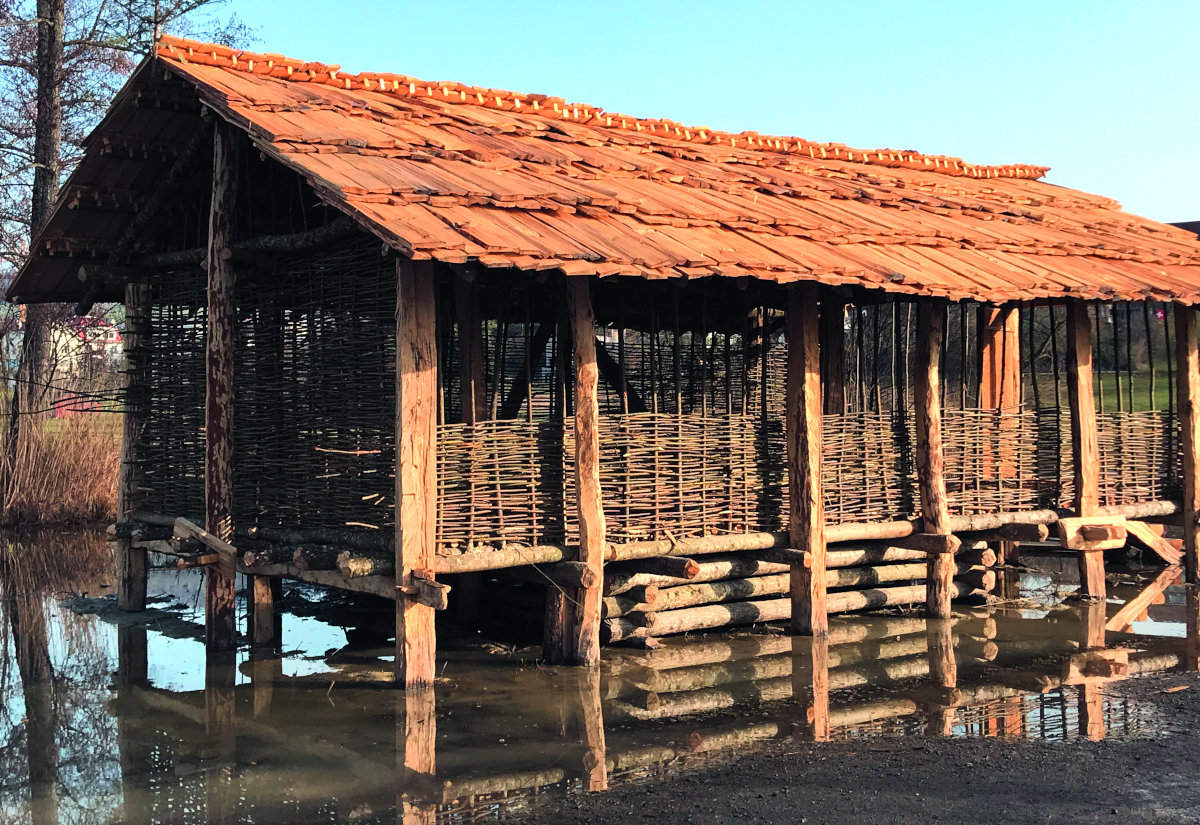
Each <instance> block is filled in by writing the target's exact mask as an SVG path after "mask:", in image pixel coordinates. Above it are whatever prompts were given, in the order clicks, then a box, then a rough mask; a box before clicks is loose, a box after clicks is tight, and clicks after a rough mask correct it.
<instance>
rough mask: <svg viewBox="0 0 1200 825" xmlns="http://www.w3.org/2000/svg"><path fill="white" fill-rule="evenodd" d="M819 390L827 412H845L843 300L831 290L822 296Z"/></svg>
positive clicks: (836, 413)
mask: <svg viewBox="0 0 1200 825" xmlns="http://www.w3.org/2000/svg"><path fill="white" fill-rule="evenodd" d="M821 393H822V399H823V407H824V412H825V414H826V415H841V414H842V413H844V412H845V411H846V300H845V299H844V298H842V297H840V296H838V295H835V294H834V293H833V291H832V290H825V291H824V292H823V293H822V298H821Z"/></svg>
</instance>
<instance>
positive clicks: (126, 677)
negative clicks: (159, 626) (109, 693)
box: [116, 625, 152, 822]
mask: <svg viewBox="0 0 1200 825" xmlns="http://www.w3.org/2000/svg"><path fill="white" fill-rule="evenodd" d="M146 677H147V659H146V628H145V627H138V626H137V625H118V626H117V689H118V694H117V695H118V697H126V698H127V697H128V695H129V693H130V692H131V691H130V690H129V688H130V686H134V685H139V686H140V685H144V684H145V683H146ZM116 717H117V718H116V722H117V757H118V760H119V762H120V765H121V819H120V821H121V822H149V821H150V820H151V818H152V817H151V816H150V812H149V811H148V810H146V806H145V804H144V803H143V802H142V792H141V791H140V789H139V788H138V787H137V782H136V778H137V777H138V776H139V775H140V774H141V773H143V772H144V771H146V770H147V769H148V768H149V762H150V760H149V758H148V757H149V754H147V753H146V748H145V746H144V745H143V744H142V743H141V742H140V741H139V738H138V735H137V733H136V731H137V727H138V724H137V720H136V718H135V714H132V713H130V712H129V710H128V706H127V705H126V703H125V702H122V701H118V703H117V712H116Z"/></svg>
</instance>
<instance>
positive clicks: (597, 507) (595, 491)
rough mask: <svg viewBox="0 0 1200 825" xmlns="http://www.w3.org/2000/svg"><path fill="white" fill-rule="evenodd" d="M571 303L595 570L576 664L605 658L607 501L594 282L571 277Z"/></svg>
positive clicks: (582, 611) (584, 495) (579, 434)
mask: <svg viewBox="0 0 1200 825" xmlns="http://www.w3.org/2000/svg"><path fill="white" fill-rule="evenodd" d="M567 305H568V310H569V312H570V316H571V338H572V340H573V341H574V344H575V346H574V350H575V495H576V498H577V507H578V512H579V561H581V562H583V563H584V564H586V565H587V566H588V567H589V568H590V569H592V570H593V571H595V573H596V580H595V583H594V584H593V585H592V586H590V587H581V588H579V589H578V590H577V591H576V592H577V593H578V598H577V599H576V606H575V627H574V632H573V638H572V643H573V644H572V646H573V648H574V650H573V652H572V654H571V656H570V659H571V661H573V662H574V663H575V664H580V665H595V664H597V663H598V662H599V661H600V590H601V588H602V586H603V582H604V546H605V540H604V531H605V526H604V501H603V498H602V496H601V492H600V402H599V398H598V397H597V391H598V385H599V379H600V372H599V370H598V368H597V366H596V322H595V317H594V316H593V314H592V298H591V282H590V279H588V278H585V277H571V278H567Z"/></svg>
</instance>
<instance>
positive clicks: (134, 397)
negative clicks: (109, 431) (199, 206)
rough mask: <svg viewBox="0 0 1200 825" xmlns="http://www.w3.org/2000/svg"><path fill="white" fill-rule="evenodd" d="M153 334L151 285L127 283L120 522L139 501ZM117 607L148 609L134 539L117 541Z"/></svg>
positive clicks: (142, 563) (141, 555) (142, 560)
mask: <svg viewBox="0 0 1200 825" xmlns="http://www.w3.org/2000/svg"><path fill="white" fill-rule="evenodd" d="M149 334H150V287H149V286H148V285H146V284H127V285H126V286H125V333H124V335H123V336H122V338H121V343H122V348H123V349H124V353H125V372H126V374H127V375H128V382H127V383H126V385H125V416H124V419H123V421H122V426H121V467H120V470H119V476H118V481H117V522H118V523H123V522H127V521H129V520H131V519H132V518H133V513H134V511H135V510H136V509H137V504H138V488H139V487H141V483H140V480H139V479H140V476H141V473H140V465H139V464H138V460H139V459H138V442H139V441H140V440H141V437H142V428H143V426H145V423H146V418H145V416H146V406H145V401H146V399H145V387H144V386H143V385H142V371H141V369H140V368H139V366H140V362H141V358H142V353H143V352H144V351H145V346H146V343H147V341H146V338H147V337H148V336H149ZM116 549H117V606H118V607H119V608H120V609H121V610H130V611H138V610H145V609H146V551H145V550H143V549H141V548H137V547H134V546H133V540H132V538H119V539H118V540H117V548H116Z"/></svg>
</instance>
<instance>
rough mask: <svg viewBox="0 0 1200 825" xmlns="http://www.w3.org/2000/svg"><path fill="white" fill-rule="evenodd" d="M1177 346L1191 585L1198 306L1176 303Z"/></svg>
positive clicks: (1199, 430)
mask: <svg viewBox="0 0 1200 825" xmlns="http://www.w3.org/2000/svg"><path fill="white" fill-rule="evenodd" d="M1175 346H1176V350H1177V353H1176V360H1177V362H1178V364H1179V370H1178V373H1179V381H1178V388H1179V389H1178V392H1179V399H1178V403H1177V407H1178V415H1179V432H1180V441H1179V443H1180V449H1181V450H1182V451H1183V552H1184V559H1183V566H1184V574H1185V575H1186V577H1187V581H1188V583H1189V584H1197V583H1200V557H1198V554H1197V547H1198V546H1200V484H1198V483H1197V479H1196V470H1197V466H1198V465H1200V351H1198V349H1197V335H1196V308H1195V307H1191V306H1185V305H1184V304H1176V305H1175Z"/></svg>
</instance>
